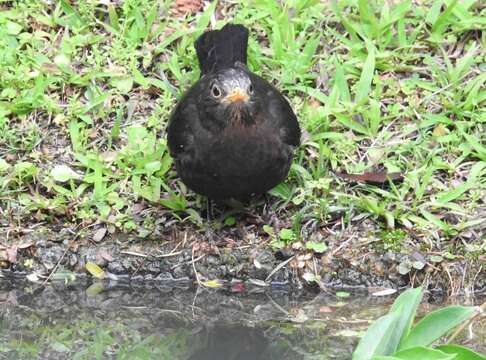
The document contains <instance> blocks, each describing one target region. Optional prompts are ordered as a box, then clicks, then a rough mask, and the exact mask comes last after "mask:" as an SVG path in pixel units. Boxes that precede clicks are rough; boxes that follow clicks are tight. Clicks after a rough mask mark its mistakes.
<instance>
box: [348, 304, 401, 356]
mask: <svg viewBox="0 0 486 360" xmlns="http://www.w3.org/2000/svg"><path fill="white" fill-rule="evenodd" d="M399 318H400V314H399V313H398V312H391V313H389V314H388V315H385V316H382V317H380V318H379V319H378V320H376V321H375V322H374V323H373V324H372V325H371V326H370V327H369V328H368V331H367V332H366V334H365V335H364V336H363V338H362V339H361V340H360V342H359V344H358V346H357V347H356V350H355V351H354V353H353V360H368V359H371V358H373V356H375V355H390V354H393V352H394V346H390V344H393V343H397V342H398V341H399V340H400V338H398V339H396V338H392V336H393V334H395V331H394V330H395V328H396V327H397V326H398V325H399Z"/></svg>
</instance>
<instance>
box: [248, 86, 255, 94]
mask: <svg viewBox="0 0 486 360" xmlns="http://www.w3.org/2000/svg"><path fill="white" fill-rule="evenodd" d="M253 91H254V89H253V85H251V84H250V87H249V88H248V92H249V93H250V94H253Z"/></svg>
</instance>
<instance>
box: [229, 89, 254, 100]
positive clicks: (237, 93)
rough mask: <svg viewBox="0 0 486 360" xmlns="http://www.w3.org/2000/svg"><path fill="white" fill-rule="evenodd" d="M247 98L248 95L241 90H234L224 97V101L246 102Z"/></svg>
mask: <svg viewBox="0 0 486 360" xmlns="http://www.w3.org/2000/svg"><path fill="white" fill-rule="evenodd" d="M248 98H249V97H248V94H246V93H245V92H244V91H242V90H241V89H235V90H234V91H233V92H232V93H231V94H229V95H226V96H225V97H224V100H225V101H228V102H230V103H234V102H241V101H243V102H245V101H248Z"/></svg>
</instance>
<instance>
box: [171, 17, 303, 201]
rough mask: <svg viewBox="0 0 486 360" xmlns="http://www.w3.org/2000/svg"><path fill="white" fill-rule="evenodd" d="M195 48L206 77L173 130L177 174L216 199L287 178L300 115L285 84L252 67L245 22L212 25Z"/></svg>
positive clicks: (261, 189)
mask: <svg viewBox="0 0 486 360" xmlns="http://www.w3.org/2000/svg"><path fill="white" fill-rule="evenodd" d="M194 46H195V48H196V53H197V57H198V60H199V67H200V70H201V77H200V79H199V80H198V81H197V82H196V83H195V84H194V85H193V86H192V87H191V88H190V89H189V90H188V91H187V92H186V94H185V95H184V96H183V97H182V99H181V100H180V102H179V103H178V104H177V106H176V108H175V109H174V111H173V113H172V115H171V118H170V120H169V125H168V129H167V140H168V146H169V151H170V154H171V156H172V157H173V158H174V162H175V166H176V171H177V174H178V175H179V177H180V178H181V179H182V181H183V182H184V183H185V184H186V185H187V186H188V187H189V188H190V189H192V190H193V191H195V192H196V193H199V194H202V195H205V196H207V197H208V198H209V199H214V200H225V199H231V198H233V199H237V200H245V199H247V198H249V197H251V196H252V195H256V194H263V193H265V192H267V191H268V190H270V189H271V188H273V187H274V186H276V185H277V184H278V183H280V182H281V181H283V180H284V179H285V178H286V177H287V174H288V171H289V168H290V164H291V162H292V157H293V152H294V149H295V148H296V147H297V146H299V144H300V127H299V123H298V121H297V118H296V116H295V114H294V112H293V111H292V108H291V107H290V105H289V103H288V102H287V100H286V99H285V98H284V97H283V96H282V94H281V93H280V92H279V91H278V90H277V89H275V88H274V87H273V86H272V85H271V84H270V83H269V82H267V81H266V80H264V79H263V78H261V77H260V76H258V75H255V74H254V73H252V72H251V71H249V70H248V68H247V47H248V29H247V28H245V27H244V26H243V25H234V24H227V25H225V26H224V27H223V28H222V29H221V30H214V31H207V32H205V33H204V34H202V35H201V36H200V37H199V38H198V39H197V40H196V42H195V44H194Z"/></svg>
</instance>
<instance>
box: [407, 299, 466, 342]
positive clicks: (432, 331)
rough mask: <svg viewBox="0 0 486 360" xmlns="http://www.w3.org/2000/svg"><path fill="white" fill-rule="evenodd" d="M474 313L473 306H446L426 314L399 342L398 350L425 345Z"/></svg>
mask: <svg viewBox="0 0 486 360" xmlns="http://www.w3.org/2000/svg"><path fill="white" fill-rule="evenodd" d="M473 314H474V307H465V306H448V307H446V308H443V309H439V310H436V311H433V312H431V313H430V314H428V315H426V316H425V317H424V318H423V319H422V320H420V321H419V322H418V324H417V325H415V327H414V328H413V329H412V330H411V331H410V334H409V335H408V336H407V337H406V338H405V339H404V340H402V341H401V342H400V347H399V350H405V349H409V348H412V347H415V346H427V345H430V344H432V343H433V342H434V341H436V340H437V339H439V338H440V337H442V336H444V335H445V334H446V333H447V332H448V331H450V330H451V329H453V328H454V327H456V326H457V325H459V324H460V323H462V322H463V321H465V320H467V319H468V318H470V317H471V316H472V315H473Z"/></svg>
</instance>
